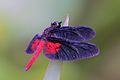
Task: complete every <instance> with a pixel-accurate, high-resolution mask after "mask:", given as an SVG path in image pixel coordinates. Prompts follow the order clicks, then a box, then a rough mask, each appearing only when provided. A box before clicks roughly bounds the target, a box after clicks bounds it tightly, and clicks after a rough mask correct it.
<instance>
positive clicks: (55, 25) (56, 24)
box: [51, 21, 61, 27]
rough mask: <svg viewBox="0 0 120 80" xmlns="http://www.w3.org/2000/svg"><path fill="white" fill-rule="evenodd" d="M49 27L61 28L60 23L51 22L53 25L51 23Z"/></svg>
mask: <svg viewBox="0 0 120 80" xmlns="http://www.w3.org/2000/svg"><path fill="white" fill-rule="evenodd" d="M51 26H52V27H60V26H61V22H57V21H56V22H53V23H51Z"/></svg>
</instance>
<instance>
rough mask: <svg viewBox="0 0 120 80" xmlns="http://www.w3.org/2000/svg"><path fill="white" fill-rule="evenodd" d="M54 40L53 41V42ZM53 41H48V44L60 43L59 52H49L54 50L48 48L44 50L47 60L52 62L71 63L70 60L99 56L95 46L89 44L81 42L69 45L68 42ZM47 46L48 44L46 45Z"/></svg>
mask: <svg viewBox="0 0 120 80" xmlns="http://www.w3.org/2000/svg"><path fill="white" fill-rule="evenodd" d="M52 40H53V41H52ZM52 40H50V39H49V40H48V42H52V43H54V44H56V43H57V44H58V43H59V48H57V50H56V51H55V50H53V52H55V53H53V52H52V51H51V52H50V51H49V52H48V50H49V49H50V50H51V49H53V48H52V47H53V45H51V46H52V47H51V48H49V47H48V46H46V47H45V49H44V54H45V56H46V57H47V58H49V59H51V60H62V61H70V60H81V59H86V58H90V57H93V56H97V55H98V54H99V49H98V48H97V47H96V45H95V44H92V43H88V42H79V43H76V42H75V43H69V42H68V41H66V40H60V39H56V38H52ZM61 41H62V42H61ZM46 45H47V43H46Z"/></svg>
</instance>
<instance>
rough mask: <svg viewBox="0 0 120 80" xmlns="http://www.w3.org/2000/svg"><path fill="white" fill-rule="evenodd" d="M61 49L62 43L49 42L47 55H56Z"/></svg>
mask: <svg viewBox="0 0 120 80" xmlns="http://www.w3.org/2000/svg"><path fill="white" fill-rule="evenodd" d="M60 47H61V44H60V43H53V42H47V45H46V53H47V54H56V53H57V52H58V51H59V49H60Z"/></svg>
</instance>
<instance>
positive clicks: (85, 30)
mask: <svg viewBox="0 0 120 80" xmlns="http://www.w3.org/2000/svg"><path fill="white" fill-rule="evenodd" d="M74 29H75V31H76V32H78V33H79V34H80V35H81V36H82V37H83V38H84V39H85V40H90V39H92V38H94V37H95V36H96V32H95V31H94V30H93V29H92V28H90V27H87V26H78V27H74Z"/></svg>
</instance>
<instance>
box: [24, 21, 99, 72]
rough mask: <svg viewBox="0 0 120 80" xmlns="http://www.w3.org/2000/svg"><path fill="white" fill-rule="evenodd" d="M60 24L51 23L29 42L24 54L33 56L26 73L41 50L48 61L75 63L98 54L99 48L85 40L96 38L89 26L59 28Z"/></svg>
mask: <svg viewBox="0 0 120 80" xmlns="http://www.w3.org/2000/svg"><path fill="white" fill-rule="evenodd" d="M61 23H62V22H58V21H55V22H52V23H51V25H50V27H48V28H46V29H45V30H44V32H43V33H42V35H41V34H36V35H35V36H34V37H33V39H32V40H31V41H30V43H29V45H28V47H27V49H26V53H27V54H34V55H33V56H32V58H31V59H30V61H29V63H28V64H27V65H26V67H25V71H28V70H29V69H30V67H31V66H32V64H33V63H34V62H35V60H36V58H37V57H38V56H39V54H40V53H41V51H42V50H43V54H44V55H45V56H46V58H48V59H50V60H59V61H76V60H82V59H87V58H91V57H94V56H97V55H98V54H99V48H98V47H97V46H96V45H95V44H93V43H90V42H86V41H87V40H91V39H93V38H94V37H95V36H96V32H95V30H93V29H92V28H91V27H89V26H61Z"/></svg>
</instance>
